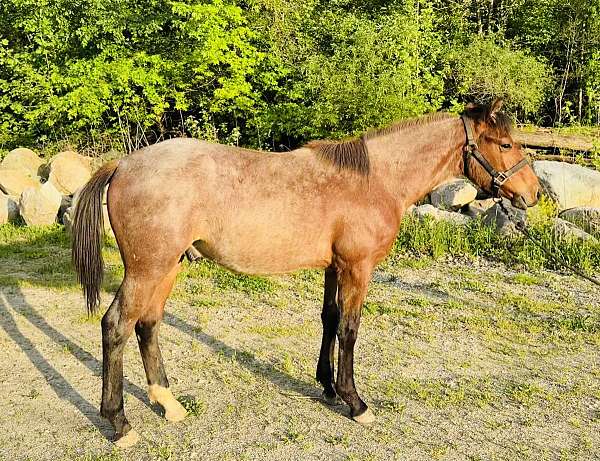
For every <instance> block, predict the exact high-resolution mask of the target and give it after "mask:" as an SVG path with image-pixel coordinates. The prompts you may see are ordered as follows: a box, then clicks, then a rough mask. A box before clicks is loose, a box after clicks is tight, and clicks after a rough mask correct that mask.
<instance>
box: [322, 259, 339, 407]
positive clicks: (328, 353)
mask: <svg viewBox="0 0 600 461" xmlns="http://www.w3.org/2000/svg"><path fill="white" fill-rule="evenodd" d="M336 297H337V274H336V271H335V270H334V269H332V268H327V269H326V270H325V294H324V297H323V311H322V313H321V321H322V323H323V339H322V341H321V352H320V353H319V362H318V364H317V380H318V381H319V382H320V383H321V384H322V385H323V393H324V394H325V397H327V398H330V399H333V398H335V396H336V392H335V388H334V384H333V374H334V369H333V354H334V351H335V336H336V331H337V327H338V320H339V312H338V307H337V302H336Z"/></svg>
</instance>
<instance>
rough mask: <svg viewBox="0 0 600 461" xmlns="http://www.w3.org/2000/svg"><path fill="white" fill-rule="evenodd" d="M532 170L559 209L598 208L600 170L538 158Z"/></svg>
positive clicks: (599, 203)
mask: <svg viewBox="0 0 600 461" xmlns="http://www.w3.org/2000/svg"><path fill="white" fill-rule="evenodd" d="M533 170H534V171H535V174H537V176H538V178H539V179H540V183H541V185H542V188H543V189H544V192H545V193H546V194H547V195H548V196H549V197H550V198H552V199H553V200H556V202H558V205H559V208H560V209H561V210H566V209H569V208H575V207H594V208H600V172H598V171H595V170H591V169H589V168H585V167H583V166H580V165H571V164H569V163H564V162H552V161H547V160H539V161H537V162H533Z"/></svg>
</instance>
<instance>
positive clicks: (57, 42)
mask: <svg viewBox="0 0 600 461" xmlns="http://www.w3.org/2000/svg"><path fill="white" fill-rule="evenodd" d="M0 26H1V29H0V30H2V34H3V35H4V37H5V38H3V39H2V40H0V126H1V127H2V128H3V129H2V132H1V134H0V145H7V144H8V145H14V144H17V143H21V144H39V143H44V142H47V141H52V140H56V139H62V138H64V137H70V136H88V137H94V136H100V135H102V134H108V135H110V136H114V137H116V136H125V134H126V135H127V139H126V140H125V141H126V142H125V146H124V147H126V148H131V147H136V146H137V145H139V144H140V143H142V142H145V141H147V138H151V139H152V140H156V139H160V138H161V137H164V136H168V135H172V134H176V133H178V132H179V133H180V132H183V131H184V130H185V124H186V123H193V122H194V121H198V120H199V121H200V123H208V122H209V121H220V120H225V119H229V118H230V117H233V118H234V119H235V117H236V116H237V115H236V114H237V113H238V112H239V113H240V114H242V113H246V112H249V111H251V110H252V108H253V105H254V102H255V92H254V89H253V87H252V85H251V84H250V82H249V79H250V76H251V75H252V74H253V73H254V71H255V69H256V66H257V65H258V64H259V63H260V61H261V60H262V57H263V54H262V53H260V52H259V51H258V50H257V49H256V48H255V47H254V46H253V45H252V40H253V36H254V34H253V32H252V31H251V30H250V29H249V28H248V27H247V26H246V19H245V17H244V15H243V12H242V10H241V8H240V7H238V6H235V5H232V4H229V3H226V2H224V1H222V0H215V1H214V2H210V3H197V2H176V1H170V0H165V1H158V0H144V1H140V2H136V4H135V5H134V6H133V7H132V5H131V3H130V2H125V1H116V2H114V1H111V2H108V1H103V0H97V1H91V0H85V1H83V2H80V3H79V4H78V5H76V6H74V5H73V4H72V3H71V2H66V1H53V2H45V1H41V0H8V1H7V2H3V3H2V5H1V6H0ZM132 133H135V134H133V135H132Z"/></svg>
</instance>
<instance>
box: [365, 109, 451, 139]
mask: <svg viewBox="0 0 600 461" xmlns="http://www.w3.org/2000/svg"><path fill="white" fill-rule="evenodd" d="M449 118H454V115H452V114H449V113H448V112H434V113H433V114H427V115H422V116H421V117H415V118H409V119H407V120H401V121H399V122H395V123H393V124H391V125H390V126H386V127H384V128H377V129H371V130H369V131H367V133H366V134H365V135H364V137H365V139H372V138H376V137H378V136H385V135H388V134H391V133H396V132H397V131H401V130H405V129H407V128H413V127H416V126H421V125H425V124H427V123H431V122H437V121H438V120H446V119H449Z"/></svg>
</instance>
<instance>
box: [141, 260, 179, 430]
mask: <svg viewBox="0 0 600 461" xmlns="http://www.w3.org/2000/svg"><path fill="white" fill-rule="evenodd" d="M178 272H179V265H177V267H175V268H174V269H173V271H172V272H171V273H170V274H169V275H168V276H167V277H165V279H164V280H163V281H162V282H161V283H160V284H159V285H158V286H157V287H156V290H155V291H154V295H153V296H152V300H151V302H150V305H149V306H148V307H147V308H146V310H145V311H144V313H143V314H142V315H141V316H140V318H139V320H138V321H137V323H136V325H135V332H136V336H137V340H138V344H139V346H140V354H141V355H142V362H143V363H144V369H145V370H146V379H147V381H148V397H149V398H150V401H151V402H152V403H154V402H157V403H159V404H160V405H161V406H162V407H163V409H164V410H165V418H166V419H167V420H169V421H172V422H176V421H181V420H182V419H184V418H185V416H186V414H187V413H186V411H185V408H183V406H182V405H181V404H180V403H179V402H178V401H177V400H176V399H175V397H173V394H172V393H171V391H170V389H169V380H168V379H167V374H166V373H165V367H164V365H163V360H162V355H161V352H160V347H159V345H158V329H159V328H160V323H161V320H162V317H163V312H164V308H165V302H166V300H167V297H168V296H169V293H170V292H171V289H172V288H173V283H174V282H175V278H176V276H177V273H178Z"/></svg>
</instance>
